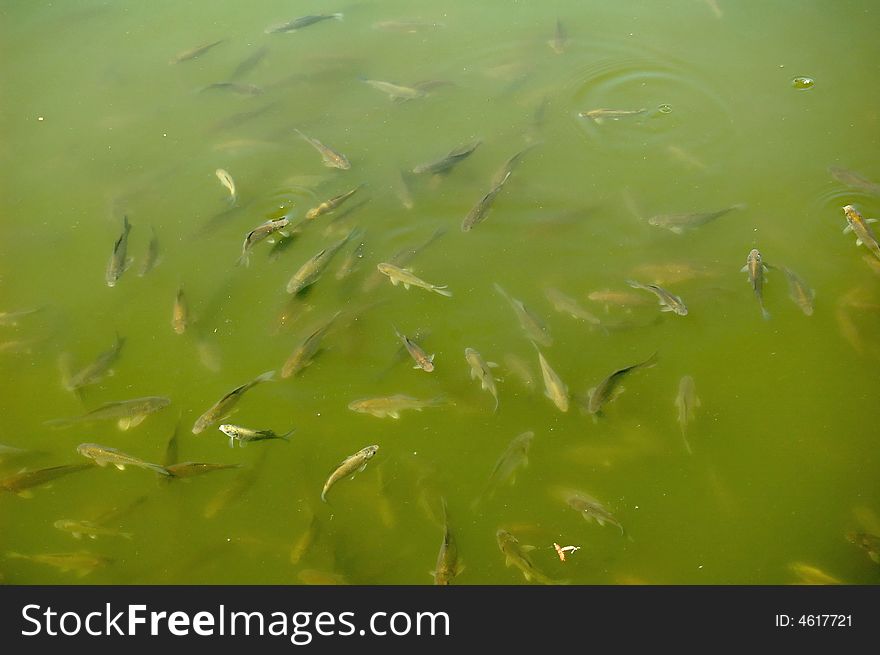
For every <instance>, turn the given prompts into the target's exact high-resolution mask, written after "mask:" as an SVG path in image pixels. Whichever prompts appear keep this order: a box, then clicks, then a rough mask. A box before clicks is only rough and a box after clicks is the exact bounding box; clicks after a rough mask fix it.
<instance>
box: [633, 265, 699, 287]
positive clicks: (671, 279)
mask: <svg viewBox="0 0 880 655" xmlns="http://www.w3.org/2000/svg"><path fill="white" fill-rule="evenodd" d="M632 272H633V275H634V276H635V277H641V278H649V279H650V280H651V282H653V283H654V284H679V283H681V282H688V281H690V280H695V279H697V278H703V277H709V276H710V275H711V273H710V272H709V271H707V270H706V269H705V268H703V267H701V266H695V265H694V264H689V263H688V262H668V263H665V264H640V265H639V266H636V267H635V268H634V269H633V270H632Z"/></svg>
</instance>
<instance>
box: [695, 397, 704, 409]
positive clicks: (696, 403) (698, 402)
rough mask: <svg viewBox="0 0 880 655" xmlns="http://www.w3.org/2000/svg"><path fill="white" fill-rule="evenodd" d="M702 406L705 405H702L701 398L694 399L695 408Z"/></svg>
mask: <svg viewBox="0 0 880 655" xmlns="http://www.w3.org/2000/svg"><path fill="white" fill-rule="evenodd" d="M702 405H703V403H702V401H701V400H700V399H699V397H697V398H694V407H701V406H702Z"/></svg>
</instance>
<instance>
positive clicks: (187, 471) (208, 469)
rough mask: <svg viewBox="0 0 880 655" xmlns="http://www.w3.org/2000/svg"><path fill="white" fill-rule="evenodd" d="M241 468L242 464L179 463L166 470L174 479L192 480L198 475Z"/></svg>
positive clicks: (169, 466) (167, 467) (169, 465)
mask: <svg viewBox="0 0 880 655" xmlns="http://www.w3.org/2000/svg"><path fill="white" fill-rule="evenodd" d="M237 468H241V464H210V463H206V462H178V463H177V464H168V465H166V466H165V470H166V471H168V472H169V473H170V474H171V476H172V478H191V477H194V476H196V475H204V474H205V473H213V472H214V471H225V470H227V469H237Z"/></svg>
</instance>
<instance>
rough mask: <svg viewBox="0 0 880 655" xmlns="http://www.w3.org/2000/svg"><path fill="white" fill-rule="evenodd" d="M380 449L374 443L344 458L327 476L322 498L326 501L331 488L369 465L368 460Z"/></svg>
mask: <svg viewBox="0 0 880 655" xmlns="http://www.w3.org/2000/svg"><path fill="white" fill-rule="evenodd" d="M378 451H379V446H377V445H375V444H374V445H372V446H367V447H366V448H362V449H360V450H359V451H357V452H356V453H355V454H354V455H349V456H348V457H346V458H345V459H344V460H342V462H341V463H340V464H339V466H337V467H336V468H335V469H334V470H333V472H332V473H331V474H330V477H329V478H327V481H326V482H325V483H324V488H323V489H322V490H321V500H322V501H323V502H325V503H326V502H327V492H328V491H330V488H331V487H332V486H333V485H334V484H336V483H337V482H339V481H340V480H342V479H343V478H346V477H348V476H349V475H354V474H355V473H359V472H360V471H363V470H364V469H365V468H366V467H367V462H369V461H370V459H371V458H372V457H373V456H374V455H375V454H376V453H377V452H378Z"/></svg>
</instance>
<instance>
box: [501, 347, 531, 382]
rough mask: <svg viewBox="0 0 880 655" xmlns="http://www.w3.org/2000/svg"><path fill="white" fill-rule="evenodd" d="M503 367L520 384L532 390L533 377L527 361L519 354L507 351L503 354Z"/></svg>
mask: <svg viewBox="0 0 880 655" xmlns="http://www.w3.org/2000/svg"><path fill="white" fill-rule="evenodd" d="M504 367H505V368H506V369H507V370H508V371H509V372H510V373H512V374H513V375H514V376H515V377H516V378H517V379H518V380H519V381H520V382H521V383H522V385H523V386H524V387H525V388H526V389H528V390H529V391H532V390H533V389H534V388H535V378H534V376H533V375H532V371H531V370H530V369H529V365H528V363H526V360H524V359H523V358H522V357H520V356H519V355H514V354H513V353H508V354H507V355H505V356H504Z"/></svg>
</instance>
